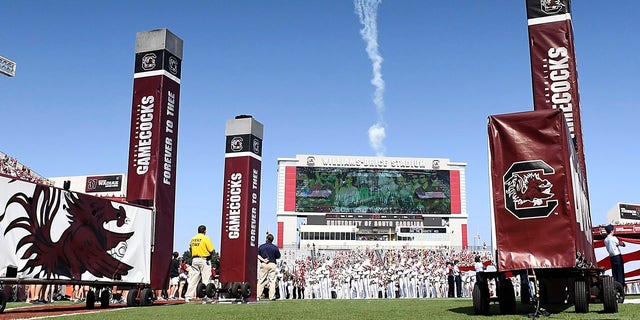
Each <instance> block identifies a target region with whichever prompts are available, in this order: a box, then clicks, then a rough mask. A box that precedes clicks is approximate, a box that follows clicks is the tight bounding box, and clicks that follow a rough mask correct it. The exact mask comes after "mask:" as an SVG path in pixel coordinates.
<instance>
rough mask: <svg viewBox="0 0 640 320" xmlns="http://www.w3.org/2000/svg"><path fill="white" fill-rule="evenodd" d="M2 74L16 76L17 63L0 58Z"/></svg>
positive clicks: (0, 71)
mask: <svg viewBox="0 0 640 320" xmlns="http://www.w3.org/2000/svg"><path fill="white" fill-rule="evenodd" d="M0 73H2V74H4V75H6V76H9V77H13V76H15V75H16V63H15V62H13V61H11V60H9V59H7V58H5V57H3V56H0Z"/></svg>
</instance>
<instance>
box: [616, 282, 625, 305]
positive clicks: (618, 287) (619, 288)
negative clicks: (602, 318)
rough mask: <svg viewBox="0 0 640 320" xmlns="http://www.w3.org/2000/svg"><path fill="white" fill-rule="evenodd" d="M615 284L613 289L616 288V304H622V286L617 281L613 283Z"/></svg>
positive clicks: (623, 294)
mask: <svg viewBox="0 0 640 320" xmlns="http://www.w3.org/2000/svg"><path fill="white" fill-rule="evenodd" d="M614 282H615V288H616V300H618V303H624V296H625V293H624V286H622V283H620V282H618V281H614Z"/></svg>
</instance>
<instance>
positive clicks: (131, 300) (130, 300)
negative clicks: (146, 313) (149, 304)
mask: <svg viewBox="0 0 640 320" xmlns="http://www.w3.org/2000/svg"><path fill="white" fill-rule="evenodd" d="M138 305H140V302H139V301H138V289H131V290H129V293H127V307H135V306H138Z"/></svg>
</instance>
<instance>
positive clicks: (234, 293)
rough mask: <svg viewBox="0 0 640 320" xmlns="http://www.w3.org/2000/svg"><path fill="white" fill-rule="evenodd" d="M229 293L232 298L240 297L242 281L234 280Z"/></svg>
mask: <svg viewBox="0 0 640 320" xmlns="http://www.w3.org/2000/svg"><path fill="white" fill-rule="evenodd" d="M229 294H230V295H231V297H232V298H239V297H240V296H241V295H242V285H241V283H240V282H232V283H231V285H230V286H229Z"/></svg>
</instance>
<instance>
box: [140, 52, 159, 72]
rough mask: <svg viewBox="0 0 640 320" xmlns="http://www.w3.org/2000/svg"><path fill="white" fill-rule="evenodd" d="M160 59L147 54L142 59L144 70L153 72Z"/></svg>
mask: <svg viewBox="0 0 640 320" xmlns="http://www.w3.org/2000/svg"><path fill="white" fill-rule="evenodd" d="M157 59H158V57H157V56H156V55H155V54H153V53H147V54H145V55H144V57H142V70H152V69H154V68H155V67H156V60H157Z"/></svg>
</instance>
